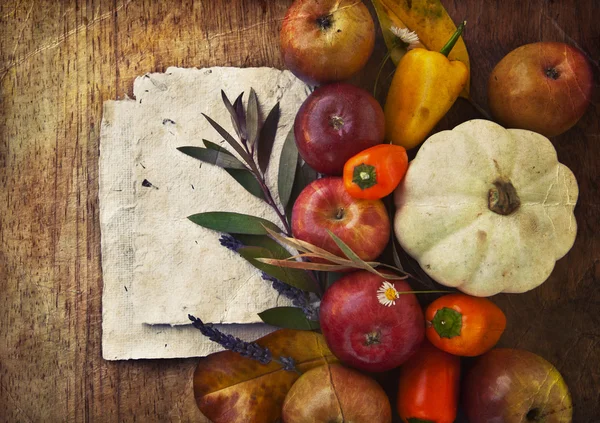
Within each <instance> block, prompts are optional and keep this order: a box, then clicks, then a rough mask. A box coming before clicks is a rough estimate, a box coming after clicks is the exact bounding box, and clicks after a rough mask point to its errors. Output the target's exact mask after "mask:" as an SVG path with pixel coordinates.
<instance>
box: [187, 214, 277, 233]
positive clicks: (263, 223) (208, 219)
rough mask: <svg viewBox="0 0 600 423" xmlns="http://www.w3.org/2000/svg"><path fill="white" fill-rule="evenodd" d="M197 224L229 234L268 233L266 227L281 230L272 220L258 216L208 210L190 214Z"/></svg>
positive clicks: (190, 217) (189, 217)
mask: <svg viewBox="0 0 600 423" xmlns="http://www.w3.org/2000/svg"><path fill="white" fill-rule="evenodd" d="M188 219H189V220H191V221H192V222H194V223H195V224H197V225H200V226H202V227H204V228H208V229H212V230H214V231H219V232H225V233H229V234H248V235H266V234H267V231H266V230H265V228H269V229H271V230H273V231H276V232H280V231H281V229H279V228H278V227H277V225H275V224H274V223H272V222H269V221H268V220H266V219H262V218H260V217H256V216H250V215H247V214H240V213H230V212H206V213H198V214H193V215H191V216H188Z"/></svg>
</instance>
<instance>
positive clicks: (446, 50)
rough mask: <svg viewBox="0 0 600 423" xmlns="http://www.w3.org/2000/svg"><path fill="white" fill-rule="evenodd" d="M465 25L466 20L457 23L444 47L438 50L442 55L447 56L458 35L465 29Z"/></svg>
mask: <svg viewBox="0 0 600 423" xmlns="http://www.w3.org/2000/svg"><path fill="white" fill-rule="evenodd" d="M465 25H467V21H462V22H461V23H460V25H458V28H456V31H455V32H454V34H452V37H450V39H449V40H448V42H447V43H446V45H445V46H444V47H442V49H441V50H440V53H442V54H443V55H444V56H446V57H448V55H449V54H450V52H451V51H452V49H453V48H454V45H455V44H456V42H457V41H458V39H459V38H460V35H461V34H462V32H463V30H464V29H465Z"/></svg>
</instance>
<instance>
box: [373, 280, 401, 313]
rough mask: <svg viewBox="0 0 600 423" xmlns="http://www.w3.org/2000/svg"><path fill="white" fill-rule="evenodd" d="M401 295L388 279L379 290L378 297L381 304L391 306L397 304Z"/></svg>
mask: <svg viewBox="0 0 600 423" xmlns="http://www.w3.org/2000/svg"><path fill="white" fill-rule="evenodd" d="M398 297H400V294H399V293H398V291H397V290H396V288H394V285H392V284H391V283H389V282H388V281H384V282H383V284H382V285H381V287H379V289H378V290H377V299H378V300H379V302H380V303H381V304H383V305H384V306H386V307H391V306H393V305H394V304H396V299H397V298H398Z"/></svg>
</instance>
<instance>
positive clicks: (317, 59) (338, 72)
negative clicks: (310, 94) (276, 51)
mask: <svg viewBox="0 0 600 423" xmlns="http://www.w3.org/2000/svg"><path fill="white" fill-rule="evenodd" d="M280 45H281V53H282V55H283V61H284V63H285V65H286V66H287V67H288V68H289V69H290V70H291V71H292V72H293V73H294V75H296V76H297V77H298V78H300V79H302V80H303V81H304V82H306V83H308V84H311V85H319V84H323V83H327V82H334V81H342V80H344V79H347V78H349V77H350V76H352V75H353V74H355V73H356V72H358V71H359V70H360V69H362V67H363V66H364V65H365V64H366V63H367V61H368V60H369V57H370V56H371V53H372V52H373V47H374V46H375V24H374V22H373V18H371V14H370V13H369V10H368V9H367V7H366V6H365V5H364V4H363V3H362V2H361V1H356V0H320V1H319V0H296V1H295V2H294V3H293V4H292V5H291V6H290V8H289V9H288V11H287V13H286V15H285V18H284V19H283V25H282V27H281V33H280Z"/></svg>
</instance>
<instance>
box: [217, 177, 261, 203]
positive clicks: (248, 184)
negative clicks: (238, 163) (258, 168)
mask: <svg viewBox="0 0 600 423" xmlns="http://www.w3.org/2000/svg"><path fill="white" fill-rule="evenodd" d="M226 170H227V173H229V174H230V175H231V176H232V177H233V179H235V180H236V181H238V183H239V184H240V185H241V186H243V187H244V189H245V190H246V191H248V192H249V193H250V194H252V195H254V196H255V197H258V198H260V199H261V200H264V199H265V194H264V192H263V190H262V188H261V187H260V184H259V183H258V181H257V180H256V178H255V177H254V175H253V174H252V172H250V171H249V170H238V169H226Z"/></svg>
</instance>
